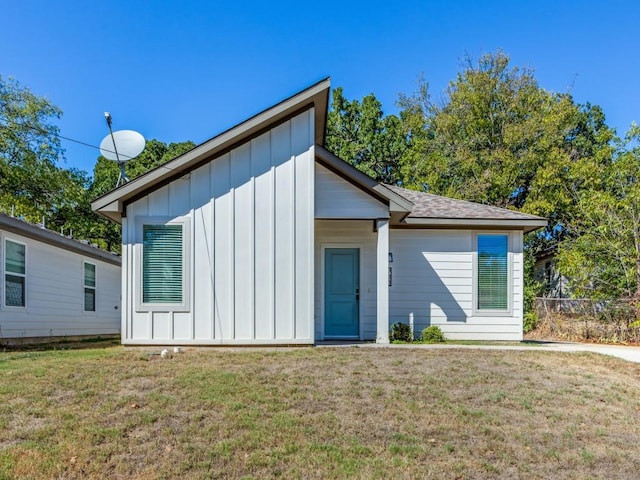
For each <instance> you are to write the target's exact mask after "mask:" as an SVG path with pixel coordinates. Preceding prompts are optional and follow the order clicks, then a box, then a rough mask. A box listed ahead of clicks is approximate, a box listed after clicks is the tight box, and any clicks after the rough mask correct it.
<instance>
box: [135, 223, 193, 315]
mask: <svg viewBox="0 0 640 480" xmlns="http://www.w3.org/2000/svg"><path fill="white" fill-rule="evenodd" d="M183 236H184V235H183V226H182V224H166V225H143V226H142V303H144V304H183V303H184V278H183V277H184V238H183Z"/></svg>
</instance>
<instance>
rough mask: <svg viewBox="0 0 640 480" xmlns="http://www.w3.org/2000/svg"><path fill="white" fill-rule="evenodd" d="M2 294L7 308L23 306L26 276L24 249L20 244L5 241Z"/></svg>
mask: <svg viewBox="0 0 640 480" xmlns="http://www.w3.org/2000/svg"><path fill="white" fill-rule="evenodd" d="M4 251H5V263H4V292H5V296H4V298H5V305H6V306H7V307H24V306H25V283H26V276H27V268H26V265H27V263H26V247H25V245H23V244H22V243H17V242H13V241H11V240H6V241H5V250H4Z"/></svg>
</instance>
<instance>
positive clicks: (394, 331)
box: [389, 322, 413, 342]
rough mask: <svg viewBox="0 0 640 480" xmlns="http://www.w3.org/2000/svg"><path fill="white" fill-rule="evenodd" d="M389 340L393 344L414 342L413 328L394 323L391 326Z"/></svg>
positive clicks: (404, 324)
mask: <svg viewBox="0 0 640 480" xmlns="http://www.w3.org/2000/svg"><path fill="white" fill-rule="evenodd" d="M389 340H390V341H392V342H413V334H412V333H411V327H410V326H409V325H407V324H406V323H402V322H398V323H394V324H393V325H391V332H389Z"/></svg>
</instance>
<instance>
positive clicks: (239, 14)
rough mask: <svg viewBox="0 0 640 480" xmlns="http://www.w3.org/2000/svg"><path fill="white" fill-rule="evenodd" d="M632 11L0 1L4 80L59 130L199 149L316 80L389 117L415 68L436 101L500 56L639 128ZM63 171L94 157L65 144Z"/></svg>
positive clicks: (590, 6) (554, 6) (566, 6)
mask: <svg viewBox="0 0 640 480" xmlns="http://www.w3.org/2000/svg"><path fill="white" fill-rule="evenodd" d="M638 25H640V2H634V1H626V2H622V1H617V0H613V1H607V2H602V1H562V0H556V1H547V0H543V1H533V2H528V1H516V0H511V1H490V0H487V1H479V0H476V1H462V0H460V1H428V0H425V1H411V0H406V1H403V2H388V1H385V2H376V1H351V2H350V1H347V0H343V1H340V2H336V1H332V0H327V1H324V2H302V1H296V2H292V1H279V0H271V1H268V2H264V1H261V2H253V1H247V2H216V1H192V0H183V1H180V2H178V1H174V2H169V1H162V0H155V1H151V0H147V1H135V0H128V1H124V0H110V1H108V2H95V1H90V2H80V1H75V2H74V1H68V0H58V1H55V2H53V1H51V0H48V1H41V0H17V1H16V0H4V1H3V4H2V9H1V13H0V32H2V35H1V38H0V74H1V75H2V76H3V77H7V76H12V77H14V78H16V79H17V80H18V81H20V82H21V83H22V84H23V85H25V86H28V87H29V88H30V89H31V90H32V91H33V92H34V93H36V94H38V95H42V96H46V97H47V98H49V99H50V100H51V101H52V102H53V103H55V104H56V105H58V106H59V107H60V108H61V109H62V110H63V112H64V115H63V117H62V119H61V120H60V122H59V123H58V125H59V126H60V129H61V134H62V135H64V136H67V137H70V138H73V139H77V140H80V141H83V142H86V143H90V144H93V145H98V144H99V143H100V141H101V139H102V138H103V137H104V136H105V135H106V134H107V133H108V130H107V126H106V123H105V120H104V112H105V111H109V112H111V114H112V116H113V126H114V129H115V130H121V129H133V130H138V131H139V132H141V133H142V134H143V135H144V136H145V137H146V138H147V139H151V138H156V139H158V140H161V141H164V142H177V141H184V140H193V141H194V142H196V143H201V142H203V141H205V140H207V139H209V138H211V137H213V136H215V135H216V134H218V133H220V132H221V131H223V130H226V129H227V128H229V127H231V126H233V125H235V124H236V123H238V122H240V121H242V120H244V119H245V118H247V117H249V116H251V115H253V114H255V113H257V112H259V111H261V110H263V109H264V108H267V107H269V106H270V105H272V104H274V103H276V102H278V101H280V100H282V99H284V98H286V97H288V96H290V95H291V94H293V93H295V92H297V91H298V90H301V89H303V88H305V87H306V86H308V85H310V84H312V83H314V82H316V81H317V80H320V79H322V78H324V77H326V76H331V79H332V86H334V87H336V86H342V87H343V88H344V93H345V95H346V96H347V97H348V98H350V99H354V98H357V99H360V98H362V96H364V95H367V94H369V93H374V94H375V95H376V96H377V97H378V98H379V99H380V100H381V101H382V104H383V107H384V109H385V112H388V113H395V112H396V107H395V102H396V100H397V97H398V93H400V92H404V93H410V92H412V91H413V90H414V89H415V86H416V79H417V78H418V76H419V75H421V74H424V76H425V78H426V79H427V80H428V81H429V83H430V87H431V92H432V94H433V95H434V97H436V98H437V97H439V96H441V95H442V93H443V92H444V90H445V88H446V86H447V83H448V82H449V81H450V80H452V79H454V78H455V76H456V74H457V73H458V72H459V71H460V69H461V65H462V62H463V58H464V56H465V55H466V54H470V55H471V56H473V57H474V58H477V57H478V56H479V55H481V54H483V53H487V52H495V51H497V50H498V49H502V50H503V51H504V52H506V53H507V54H509V55H510V56H511V60H512V65H514V66H520V67H529V68H532V69H534V70H535V75H536V78H537V79H538V81H539V83H540V85H541V86H542V87H544V88H546V89H547V90H551V91H562V92H566V91H569V90H570V91H571V93H572V94H573V95H574V98H575V99H576V101H577V102H580V103H584V102H591V103H592V104H597V105H600V106H602V107H603V109H604V111H605V114H606V115H607V120H608V123H609V124H610V125H611V126H613V127H615V128H616V129H617V131H618V133H620V134H622V133H624V132H625V131H626V130H627V128H628V127H629V125H630V124H631V122H632V121H634V120H635V121H640V82H639V77H640V62H639V61H638V55H639V52H640V48H638V47H639V46H640V39H639V37H638ZM63 146H64V147H65V149H66V163H65V164H64V165H66V166H72V167H77V168H80V169H83V170H86V171H89V172H91V171H92V169H93V165H94V164H95V161H96V158H97V156H98V151H97V150H94V149H91V148H88V147H85V146H81V145H77V144H74V143H71V142H67V141H64V142H63Z"/></svg>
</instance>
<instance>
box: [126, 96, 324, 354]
mask: <svg viewBox="0 0 640 480" xmlns="http://www.w3.org/2000/svg"><path fill="white" fill-rule="evenodd" d="M313 137H314V110H313V108H311V109H310V110H307V111H305V112H302V113H300V114H299V115H297V116H295V117H293V118H292V119H290V120H288V121H286V122H284V123H282V124H279V125H277V126H275V127H273V128H272V129H270V130H268V131H267V132H265V133H263V134H261V135H260V136H258V137H256V138H253V139H252V140H250V141H248V142H246V143H244V144H242V145H239V146H238V147H236V148H234V149H233V150H231V151H230V152H228V153H225V154H224V155H221V156H219V157H217V158H215V159H212V160H211V161H210V162H209V163H207V164H205V165H203V166H201V167H199V168H197V169H196V170H193V171H191V172H190V173H188V174H187V175H185V176H184V177H182V178H180V179H178V180H174V181H172V182H171V183H170V184H168V185H166V186H163V187H161V188H159V189H158V190H156V191H154V192H152V193H150V194H149V195H147V196H146V197H143V198H141V199H139V200H137V201H136V202H134V203H132V204H130V205H128V207H127V212H126V213H127V215H126V217H125V218H123V290H122V292H123V308H124V309H125V312H126V314H125V315H124V316H123V325H122V332H123V342H124V343H126V344H185V345H188V344H212V345H216V344H230V345H233V344H272V343H285V344H288V343H291V344H295V343H302V344H305V343H313V342H314V335H313V238H314V223H313V213H314V139H313ZM150 217H151V218H150ZM154 217H155V218H157V219H159V220H161V221H165V220H166V219H176V220H180V219H186V220H187V222H186V223H185V224H186V225H188V229H189V232H188V235H187V236H186V241H187V242H188V246H189V252H190V255H189V259H188V260H187V263H188V265H187V266H186V267H187V270H188V273H189V279H188V282H187V283H188V284H189V288H188V291H187V295H188V296H189V298H188V302H187V304H188V308H186V309H172V308H171V307H167V308H166V309H164V310H162V309H160V310H159V309H157V308H155V309H153V311H149V309H145V308H144V307H140V306H139V305H137V302H136V298H138V297H137V295H139V290H140V288H141V271H140V270H141V257H142V247H141V222H143V221H147V222H149V221H153V218H154ZM276 286H277V288H276Z"/></svg>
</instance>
